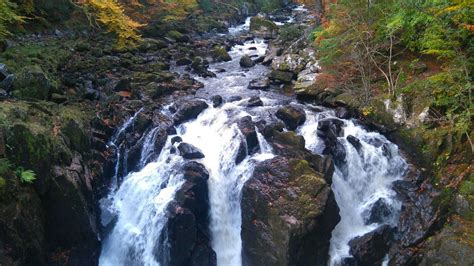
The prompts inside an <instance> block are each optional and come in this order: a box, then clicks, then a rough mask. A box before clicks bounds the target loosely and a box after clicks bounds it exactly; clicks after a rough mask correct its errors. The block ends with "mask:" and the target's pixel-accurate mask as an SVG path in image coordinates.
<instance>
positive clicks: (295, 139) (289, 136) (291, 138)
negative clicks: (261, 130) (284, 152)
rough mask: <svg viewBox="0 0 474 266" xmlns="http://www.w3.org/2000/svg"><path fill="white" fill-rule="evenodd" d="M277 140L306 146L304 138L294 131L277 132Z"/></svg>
mask: <svg viewBox="0 0 474 266" xmlns="http://www.w3.org/2000/svg"><path fill="white" fill-rule="evenodd" d="M274 138H275V141H277V142H278V143H282V144H284V145H287V146H292V147H295V148H304V144H305V141H304V138H303V137H302V136H299V135H298V134H296V133H295V132H293V131H287V132H275V135H274Z"/></svg>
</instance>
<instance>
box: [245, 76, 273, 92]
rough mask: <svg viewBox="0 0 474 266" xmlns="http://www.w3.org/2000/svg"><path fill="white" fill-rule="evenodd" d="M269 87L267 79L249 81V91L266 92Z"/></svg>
mask: <svg viewBox="0 0 474 266" xmlns="http://www.w3.org/2000/svg"><path fill="white" fill-rule="evenodd" d="M269 87H270V80H269V79H268V78H260V79H254V80H252V81H250V83H249V86H248V89H249V90H266V89H268V88H269Z"/></svg>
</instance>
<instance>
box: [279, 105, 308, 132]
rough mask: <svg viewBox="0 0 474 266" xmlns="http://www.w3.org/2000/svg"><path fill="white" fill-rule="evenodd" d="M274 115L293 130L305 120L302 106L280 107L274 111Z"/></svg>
mask: <svg viewBox="0 0 474 266" xmlns="http://www.w3.org/2000/svg"><path fill="white" fill-rule="evenodd" d="M276 116H277V117H278V118H280V119H281V120H282V121H283V122H284V123H285V125H286V128H288V129H289V130H295V129H296V128H297V127H298V126H301V125H302V124H304V122H305V121H306V113H305V111H304V109H303V108H301V107H297V106H292V105H288V106H285V107H282V108H280V109H279V110H278V111H277V112H276Z"/></svg>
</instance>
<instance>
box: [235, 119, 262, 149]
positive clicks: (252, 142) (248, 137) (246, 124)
mask: <svg viewBox="0 0 474 266" xmlns="http://www.w3.org/2000/svg"><path fill="white" fill-rule="evenodd" d="M237 126H238V127H239V129H240V132H242V134H243V135H244V137H245V142H246V143H247V149H246V151H247V154H249V155H251V154H254V153H256V152H258V150H259V148H260V146H259V144H258V137H257V131H256V129H255V123H254V122H253V121H252V117H250V116H245V117H242V118H241V119H239V121H238V122H237ZM247 154H246V155H247Z"/></svg>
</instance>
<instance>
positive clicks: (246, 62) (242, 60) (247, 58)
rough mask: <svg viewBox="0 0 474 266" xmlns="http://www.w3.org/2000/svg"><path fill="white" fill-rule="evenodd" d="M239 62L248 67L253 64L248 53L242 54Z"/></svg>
mask: <svg viewBox="0 0 474 266" xmlns="http://www.w3.org/2000/svg"><path fill="white" fill-rule="evenodd" d="M239 64H240V66H241V67H245V68H249V67H253V66H255V62H254V61H253V60H252V58H251V57H250V56H249V55H243V56H242V57H241V58H240V61H239Z"/></svg>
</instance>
